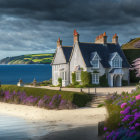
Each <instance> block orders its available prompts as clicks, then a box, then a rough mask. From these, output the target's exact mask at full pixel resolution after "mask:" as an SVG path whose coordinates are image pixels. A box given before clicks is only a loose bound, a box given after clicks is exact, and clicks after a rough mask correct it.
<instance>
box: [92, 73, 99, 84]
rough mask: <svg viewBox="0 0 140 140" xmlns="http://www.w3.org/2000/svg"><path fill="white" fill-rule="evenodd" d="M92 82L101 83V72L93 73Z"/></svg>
mask: <svg viewBox="0 0 140 140" xmlns="http://www.w3.org/2000/svg"><path fill="white" fill-rule="evenodd" d="M92 84H99V74H98V73H93V74H92Z"/></svg>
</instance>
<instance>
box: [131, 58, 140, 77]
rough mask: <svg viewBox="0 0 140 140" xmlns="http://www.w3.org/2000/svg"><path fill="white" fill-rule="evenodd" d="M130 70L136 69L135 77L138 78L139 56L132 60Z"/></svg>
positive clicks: (139, 75)
mask: <svg viewBox="0 0 140 140" xmlns="http://www.w3.org/2000/svg"><path fill="white" fill-rule="evenodd" d="M131 70H135V71H136V77H138V78H140V58H137V59H136V60H134V61H133V64H132V68H131Z"/></svg>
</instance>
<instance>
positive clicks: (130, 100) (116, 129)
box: [104, 89, 140, 140]
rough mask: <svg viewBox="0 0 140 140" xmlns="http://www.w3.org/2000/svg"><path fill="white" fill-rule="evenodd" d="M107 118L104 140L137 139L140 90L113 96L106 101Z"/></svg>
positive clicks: (139, 121)
mask: <svg viewBox="0 0 140 140" xmlns="http://www.w3.org/2000/svg"><path fill="white" fill-rule="evenodd" d="M106 107H107V110H108V114H109V116H108V118H107V120H106V122H105V129H104V130H105V131H106V135H105V138H106V139H118V140H119V139H126V140H127V139H130V140H133V139H138V138H139V137H140V89H138V90H137V91H135V92H133V93H131V94H128V93H125V92H123V93H122V95H117V94H114V95H113V96H109V97H108V99H107V100H106Z"/></svg>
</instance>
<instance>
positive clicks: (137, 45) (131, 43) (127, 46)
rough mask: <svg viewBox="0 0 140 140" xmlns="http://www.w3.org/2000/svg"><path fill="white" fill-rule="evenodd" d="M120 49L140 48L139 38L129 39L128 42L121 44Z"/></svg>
mask: <svg viewBox="0 0 140 140" xmlns="http://www.w3.org/2000/svg"><path fill="white" fill-rule="evenodd" d="M122 49H140V38H135V39H131V40H130V41H129V42H128V43H126V44H123V45H122Z"/></svg>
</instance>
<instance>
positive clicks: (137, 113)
mask: <svg viewBox="0 0 140 140" xmlns="http://www.w3.org/2000/svg"><path fill="white" fill-rule="evenodd" d="M139 118H140V112H136V113H135V115H134V121H136V120H137V119H139Z"/></svg>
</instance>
